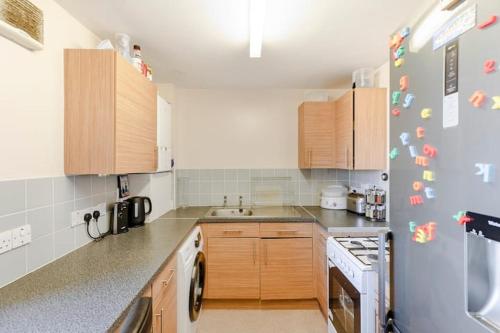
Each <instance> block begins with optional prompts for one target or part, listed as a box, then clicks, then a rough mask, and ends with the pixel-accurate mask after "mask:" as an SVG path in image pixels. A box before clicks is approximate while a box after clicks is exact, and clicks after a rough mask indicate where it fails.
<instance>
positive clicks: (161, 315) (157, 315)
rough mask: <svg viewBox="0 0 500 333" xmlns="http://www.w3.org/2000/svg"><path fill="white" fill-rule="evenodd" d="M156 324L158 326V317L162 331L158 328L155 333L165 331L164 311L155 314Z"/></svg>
mask: <svg viewBox="0 0 500 333" xmlns="http://www.w3.org/2000/svg"><path fill="white" fill-rule="evenodd" d="M155 317H156V318H155V324H156V325H158V317H160V329H159V330H158V327H156V329H155V332H160V333H161V332H162V330H163V309H161V311H160V313H156V314H155Z"/></svg>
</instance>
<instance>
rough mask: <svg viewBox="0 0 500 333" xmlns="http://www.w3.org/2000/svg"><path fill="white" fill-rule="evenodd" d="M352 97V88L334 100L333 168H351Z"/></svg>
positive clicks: (352, 157) (352, 150)
mask: <svg viewBox="0 0 500 333" xmlns="http://www.w3.org/2000/svg"><path fill="white" fill-rule="evenodd" d="M353 103H354V97H353V92H352V90H350V91H348V92H347V93H345V94H344V95H343V96H342V97H340V98H339V99H338V100H337V101H336V103H335V104H336V108H335V150H336V154H335V168H337V169H352V168H353V160H354V146H353V145H354V137H353V135H354V133H353V129H354V120H353V118H354V115H353Z"/></svg>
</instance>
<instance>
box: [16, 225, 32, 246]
mask: <svg viewBox="0 0 500 333" xmlns="http://www.w3.org/2000/svg"><path fill="white" fill-rule="evenodd" d="M28 243H31V225H29V224H26V225H23V226H21V227H18V228H16V229H12V248H13V249H15V248H18V247H20V246H23V245H26V244H28Z"/></svg>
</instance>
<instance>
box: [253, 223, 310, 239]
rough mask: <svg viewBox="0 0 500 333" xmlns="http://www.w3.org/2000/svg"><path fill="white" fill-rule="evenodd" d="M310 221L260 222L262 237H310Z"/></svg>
mask: <svg viewBox="0 0 500 333" xmlns="http://www.w3.org/2000/svg"><path fill="white" fill-rule="evenodd" d="M312 227H313V224H312V223H261V224H260V237H262V238H298V237H312Z"/></svg>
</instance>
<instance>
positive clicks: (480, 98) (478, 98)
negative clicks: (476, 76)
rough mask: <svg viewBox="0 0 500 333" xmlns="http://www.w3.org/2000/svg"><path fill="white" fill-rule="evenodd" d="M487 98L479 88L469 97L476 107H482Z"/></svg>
mask: <svg viewBox="0 0 500 333" xmlns="http://www.w3.org/2000/svg"><path fill="white" fill-rule="evenodd" d="M485 99H486V95H485V94H484V93H483V92H482V91H480V90H477V91H475V92H474V94H472V96H471V97H470V98H469V102H470V103H471V104H472V105H473V106H474V107H475V108H480V107H481V106H482V105H483V103H484V101H485Z"/></svg>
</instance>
